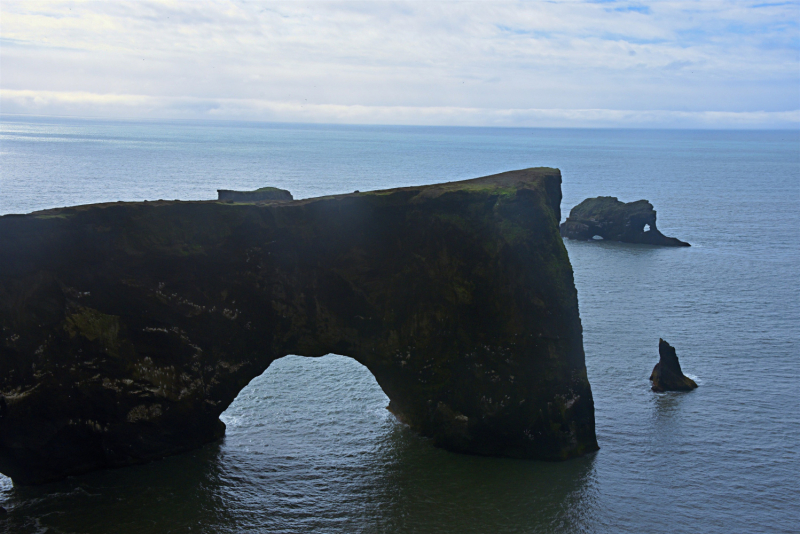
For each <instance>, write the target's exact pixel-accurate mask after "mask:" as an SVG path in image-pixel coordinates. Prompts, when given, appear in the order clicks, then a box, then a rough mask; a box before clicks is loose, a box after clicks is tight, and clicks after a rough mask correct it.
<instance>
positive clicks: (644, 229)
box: [642, 224, 650, 232]
mask: <svg viewBox="0 0 800 534" xmlns="http://www.w3.org/2000/svg"><path fill="white" fill-rule="evenodd" d="M642 231H643V232H649V231H650V225H649V224H645V225H644V228H643V229H642Z"/></svg>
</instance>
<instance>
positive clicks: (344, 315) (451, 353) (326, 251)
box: [0, 168, 597, 484]
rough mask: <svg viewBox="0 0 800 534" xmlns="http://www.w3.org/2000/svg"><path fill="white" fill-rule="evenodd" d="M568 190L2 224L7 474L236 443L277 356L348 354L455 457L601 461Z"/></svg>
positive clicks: (134, 206) (517, 179)
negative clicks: (238, 425)
mask: <svg viewBox="0 0 800 534" xmlns="http://www.w3.org/2000/svg"><path fill="white" fill-rule="evenodd" d="M560 184H561V177H560V173H559V171H558V170H557V169H547V168H538V169H527V170H523V171H514V172H509V173H503V174H499V175H495V176H490V177H485V178H479V179H475V180H468V181H463V182H453V183H446V184H438V185H432V186H424V187H409V188H401V189H392V190H386V191H375V192H367V193H354V194H349V195H340V196H333V197H323V198H317V199H308V200H300V201H291V202H278V201H267V202H253V203H247V204H233V203H225V202H214V201H210V202H177V201H176V202H145V203H115V204H102V205H92V206H79V207H74V208H65V209H60V210H51V211H46V212H38V213H34V214H30V215H25V216H5V217H2V218H0V326H1V327H2V347H1V348H0V351H1V352H0V394H2V399H3V402H4V409H3V412H2V414H0V472H2V473H4V474H6V475H9V476H10V477H11V478H12V479H13V480H14V481H15V482H18V483H23V484H30V483H39V482H44V481H47V480H54V479H57V478H60V477H63V476H66V475H70V474H76V473H81V472H85V471H88V470H92V469H98V468H103V467H111V466H121V465H127V464H131V463H138V462H144V461H148V460H150V459H153V458H158V457H162V456H165V455H169V454H174V453H178V452H181V451H185V450H189V449H192V448H195V447H198V446H200V445H201V444H203V443H206V442H209V441H211V440H214V439H217V438H219V437H221V436H222V435H223V433H224V425H223V424H222V422H221V421H220V420H219V415H220V413H222V411H224V410H225V408H226V407H227V406H228V405H229V404H230V403H231V401H232V400H233V399H234V398H235V397H236V395H237V394H238V392H239V391H240V390H241V389H242V388H243V387H245V385H247V383H248V382H249V381H250V380H251V379H252V378H253V377H255V376H257V375H259V374H261V373H262V372H263V371H264V370H265V369H266V368H267V367H268V365H269V364H270V362H271V361H273V360H275V359H277V358H280V357H282V356H285V355H287V354H297V355H304V356H321V355H324V354H328V353H335V354H341V355H345V356H350V357H352V358H354V359H356V360H357V361H358V362H360V363H361V364H363V365H364V366H366V367H367V368H368V369H369V370H370V372H371V373H372V374H373V375H374V376H375V378H376V380H377V381H378V383H379V385H380V386H381V388H383V390H384V392H385V393H386V394H387V395H388V397H389V398H390V406H389V407H390V409H391V411H392V412H393V413H394V414H395V415H396V416H397V417H398V418H399V419H400V420H402V421H404V422H405V423H407V424H409V425H410V426H411V427H412V428H413V429H414V430H416V431H417V432H419V433H420V434H422V435H425V436H429V437H431V438H433V440H434V443H435V444H436V445H438V446H441V447H444V448H446V449H449V450H453V451H460V452H468V453H476V454H485V455H499V456H511V457H517V458H538V459H550V460H555V459H565V458H570V457H573V456H577V455H580V454H583V453H586V452H590V451H593V450H596V449H597V442H596V438H595V433H594V408H593V401H592V394H591V389H590V386H589V382H588V379H587V376H586V368H585V363H584V353H583V342H582V334H581V325H580V318H579V316H578V302H577V294H576V291H575V286H574V283H573V277H572V269H571V266H570V264H569V259H568V257H567V253H566V250H565V248H564V245H563V243H562V241H561V238H560V236H559V233H558V221H559V219H560V211H559V205H560V201H561V189H560Z"/></svg>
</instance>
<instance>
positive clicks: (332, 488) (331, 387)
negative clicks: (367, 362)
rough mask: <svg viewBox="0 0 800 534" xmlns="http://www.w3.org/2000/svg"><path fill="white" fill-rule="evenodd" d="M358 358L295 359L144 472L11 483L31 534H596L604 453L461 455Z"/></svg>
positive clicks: (23, 528)
mask: <svg viewBox="0 0 800 534" xmlns="http://www.w3.org/2000/svg"><path fill="white" fill-rule="evenodd" d="M387 402H388V399H387V398H386V397H385V395H384V394H383V392H382V391H381V390H380V387H379V386H378V384H377V382H375V379H374V378H373V377H372V375H371V374H370V373H369V371H368V370H367V369H366V368H365V367H363V366H361V365H360V364H358V363H357V362H355V361H354V360H351V359H350V358H345V357H342V356H333V355H331V356H326V357H324V358H318V359H313V358H302V357H297V356H288V357H286V358H283V359H281V360H278V361H277V362H275V363H273V365H272V366H271V367H270V369H268V370H267V371H266V372H265V373H264V374H263V375H262V376H260V377H258V378H257V379H255V380H253V382H252V383H251V384H250V385H249V386H248V387H247V388H246V389H245V390H243V391H242V392H241V393H240V395H239V397H238V398H237V399H236V401H235V402H234V403H233V404H232V405H231V407H230V408H229V409H228V410H227V411H226V412H225V414H223V419H224V420H225V421H226V422H227V424H228V432H227V436H226V438H225V439H224V440H223V441H222V442H218V443H214V444H211V445H209V446H207V447H204V448H202V449H200V450H198V451H194V452H191V453H188V454H184V455H180V456H176V457H171V458H167V459H164V460H161V461H158V462H154V463H151V464H148V465H144V466H135V467H130V468H124V469H117V470H109V471H103V472H97V473H91V474H89V475H85V476H82V477H77V478H72V479H69V480H66V481H62V482H58V483H54V484H49V485H46V486H41V487H33V488H26V487H16V488H6V489H5V491H4V492H3V497H2V498H3V504H4V506H6V507H7V508H9V509H10V519H9V525H8V526H9V528H12V529H13V530H14V531H17V532H36V531H43V529H46V528H50V529H52V530H51V531H52V532H86V533H101V532H102V533H105V532H109V531H113V532H116V533H134V532H153V531H154V529H157V530H158V531H161V532H231V533H234V532H246V531H253V532H286V533H294V532H347V533H350V532H408V533H414V532H419V533H445V532H453V533H456V532H458V533H461V532H475V533H483V532H492V531H495V532H559V531H565V530H566V531H571V532H579V531H591V530H592V528H591V521H590V518H591V517H593V516H596V515H597V513H596V510H594V508H595V507H596V506H597V504H596V500H595V498H594V495H595V493H596V487H595V486H596V483H595V474H594V468H593V464H594V457H595V455H592V456H590V457H586V458H581V459H579V460H576V461H570V462H566V463H544V462H528V461H520V460H508V459H498V458H483V457H476V456H468V455H461V454H452V453H448V452H446V451H443V450H440V449H436V448H435V447H433V446H432V445H431V443H430V441H428V440H426V439H423V438H420V437H418V436H416V435H415V434H414V433H412V432H411V431H410V430H409V429H408V428H407V427H405V426H404V425H401V424H400V423H398V422H397V421H396V420H395V419H394V417H393V416H392V415H391V414H389V412H388V411H386V409H385V406H386V404H387Z"/></svg>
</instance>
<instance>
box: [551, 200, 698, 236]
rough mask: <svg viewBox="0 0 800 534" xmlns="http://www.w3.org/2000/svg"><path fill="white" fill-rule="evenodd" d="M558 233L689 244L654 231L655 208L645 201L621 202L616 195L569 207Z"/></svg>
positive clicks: (656, 229)
mask: <svg viewBox="0 0 800 534" xmlns="http://www.w3.org/2000/svg"><path fill="white" fill-rule="evenodd" d="M561 235H562V236H564V237H568V238H570V239H578V240H588V239H593V238H594V237H595V236H600V237H602V238H603V239H609V240H611V241H622V242H624V243H641V244H647V245H661V246H667V247H688V246H689V243H685V242H683V241H681V240H679V239H675V238H674V237H667V236H665V235H664V234H662V233H661V232H659V231H658V228H656V210H654V209H653V205H652V204H650V203H649V202H648V201H646V200H637V201H636V202H628V203H624V202H620V201H619V200H617V198H616V197H596V198H587V199H586V200H584V201H583V202H581V203H580V204H578V205H577V206H575V207H574V208H572V211H570V213H569V217H567V220H566V221H565V222H564V223H563V224H562V225H561Z"/></svg>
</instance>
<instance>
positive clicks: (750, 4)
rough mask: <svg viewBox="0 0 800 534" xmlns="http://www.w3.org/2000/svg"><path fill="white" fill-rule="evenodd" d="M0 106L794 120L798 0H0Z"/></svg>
mask: <svg viewBox="0 0 800 534" xmlns="http://www.w3.org/2000/svg"><path fill="white" fill-rule="evenodd" d="M0 113H2V114H25V115H45V116H75V117H99V118H142V119H225V120H256V121H278V122H316V123H351V124H416V125H462V126H508V127H633V128H636V127H648V128H650V127H657V128H792V129H797V128H800V0H795V1H790V2H780V1H778V2H769V1H766V2H765V1H744V0H742V1H727V0H702V1H694V0H666V1H648V2H640V1H624V0H620V1H613V0H612V1H579V0H576V1H558V0H556V1H549V2H544V1H525V2H494V1H483V2H454V1H443V2H436V1H425V2H421V1H416V2H386V1H368V2H338V1H325V2H316V3H308V2H254V1H243V0H239V1H234V0H231V1H218V2H211V1H207V2H200V1H193V2H177V1H164V2H155V1H141V2H123V1H112V2H107V1H103V2H80V1H49V2H43V1H36V2H28V1H15V0H3V1H2V2H0Z"/></svg>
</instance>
